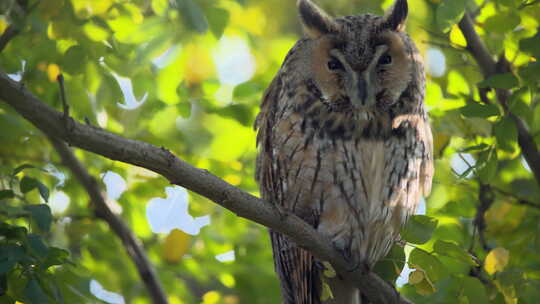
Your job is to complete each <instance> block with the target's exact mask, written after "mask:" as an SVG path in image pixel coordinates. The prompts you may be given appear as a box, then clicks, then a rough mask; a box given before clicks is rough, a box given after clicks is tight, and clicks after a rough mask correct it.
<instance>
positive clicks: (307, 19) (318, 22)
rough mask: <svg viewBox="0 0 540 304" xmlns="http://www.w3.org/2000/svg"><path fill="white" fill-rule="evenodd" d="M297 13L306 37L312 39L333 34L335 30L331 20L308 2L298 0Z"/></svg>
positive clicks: (308, 0) (306, 0) (307, 0)
mask: <svg viewBox="0 0 540 304" xmlns="http://www.w3.org/2000/svg"><path fill="white" fill-rule="evenodd" d="M298 11H299V12H300V19H301V20H302V24H303V25H304V30H305V32H306V35H308V36H309V37H310V38H312V39H315V38H318V37H320V36H322V35H324V34H328V33H331V32H335V31H336V29H337V26H336V24H335V23H334V21H333V20H332V18H331V17H330V16H328V15H327V14H326V13H325V12H324V11H323V10H322V9H320V8H319V7H318V6H316V5H315V4H314V3H313V2H311V1H310V0H298Z"/></svg>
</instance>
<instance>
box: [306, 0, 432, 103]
mask: <svg viewBox="0 0 540 304" xmlns="http://www.w3.org/2000/svg"><path fill="white" fill-rule="evenodd" d="M298 9H299V12H300V19H301V21H302V24H303V26H304V30H305V34H306V36H307V37H306V38H307V39H308V45H309V47H308V48H307V49H308V51H307V53H304V55H306V57H307V61H306V64H307V66H308V69H307V71H306V72H307V73H309V77H310V78H312V79H313V81H314V82H315V85H316V86H317V88H318V89H319V90H320V92H321V93H322V96H323V98H324V99H325V101H327V102H328V103H333V102H335V103H343V102H344V101H345V102H346V103H350V104H351V105H352V106H353V108H356V109H358V110H377V109H378V110H383V111H384V110H388V109H390V108H392V107H393V106H394V105H396V104H397V103H398V101H399V100H400V98H401V97H402V95H406V94H405V93H406V91H408V90H411V87H415V89H416V88H418V87H420V86H422V85H423V70H422V67H421V64H420V62H419V60H420V59H419V57H418V55H417V53H418V52H417V50H416V48H415V46H414V44H413V42H412V41H411V40H410V38H409V37H408V35H407V34H406V33H405V32H404V28H405V26H404V24H405V20H406V18H407V13H408V6H407V1H406V0H396V2H395V3H394V5H393V6H392V8H390V9H389V10H388V12H387V13H386V14H385V16H375V15H371V14H364V15H358V16H347V17H341V18H335V19H334V18H331V17H329V16H328V15H327V14H326V13H325V12H324V11H323V10H321V9H320V8H319V7H317V6H316V5H315V4H313V3H312V2H311V1H310V0H299V1H298ZM419 82H422V83H421V84H420V83H419ZM416 91H418V90H417V89H416ZM419 99H421V98H410V100H409V101H408V102H412V103H419V102H421V100H419ZM399 106H403V105H402V104H400V105H399ZM407 107H408V108H409V107H414V105H408V106H407Z"/></svg>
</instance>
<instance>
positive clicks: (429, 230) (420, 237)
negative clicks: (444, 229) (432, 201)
mask: <svg viewBox="0 0 540 304" xmlns="http://www.w3.org/2000/svg"><path fill="white" fill-rule="evenodd" d="M438 222H439V221H438V220H437V219H436V218H432V217H429V216H426V215H413V216H411V217H410V218H409V221H408V222H407V225H405V228H404V230H403V231H402V233H401V236H402V237H403V239H405V240H406V241H407V242H410V243H413V244H424V243H425V242H427V241H429V240H430V239H431V235H432V234H433V231H434V230H435V228H436V227H437V223H438Z"/></svg>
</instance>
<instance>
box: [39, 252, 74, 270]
mask: <svg viewBox="0 0 540 304" xmlns="http://www.w3.org/2000/svg"><path fill="white" fill-rule="evenodd" d="M68 262H70V261H69V251H67V250H64V249H60V248H56V247H50V248H48V254H47V257H46V258H45V261H43V263H42V264H41V267H42V268H44V269H47V268H49V267H51V266H53V265H63V264H66V263H68Z"/></svg>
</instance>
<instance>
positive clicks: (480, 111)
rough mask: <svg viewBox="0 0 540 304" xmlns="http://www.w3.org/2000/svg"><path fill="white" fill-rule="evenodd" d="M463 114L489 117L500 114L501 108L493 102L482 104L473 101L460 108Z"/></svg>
mask: <svg viewBox="0 0 540 304" xmlns="http://www.w3.org/2000/svg"><path fill="white" fill-rule="evenodd" d="M459 110H460V112H461V114H462V115H463V116H465V117H480V118H488V117H491V116H497V115H499V109H498V108H497V106H495V105H492V104H487V105H484V104H480V103H477V102H472V103H469V104H467V105H466V106H464V107H462V108H460V109H459Z"/></svg>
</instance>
